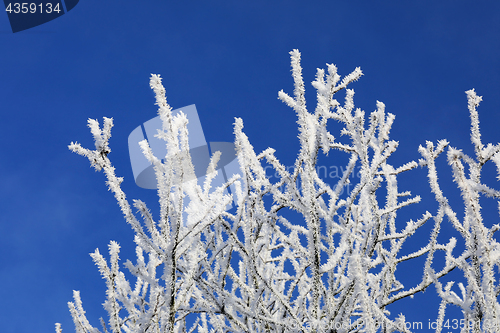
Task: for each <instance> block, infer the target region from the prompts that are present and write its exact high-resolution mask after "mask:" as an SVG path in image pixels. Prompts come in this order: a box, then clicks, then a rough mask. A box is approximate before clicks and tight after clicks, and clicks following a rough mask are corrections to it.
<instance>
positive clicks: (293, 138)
mask: <svg viewBox="0 0 500 333" xmlns="http://www.w3.org/2000/svg"><path fill="white" fill-rule="evenodd" d="M499 36H500V3H499V2H497V1H471V0H469V1H462V0H453V1H452V0H446V1H443V0H438V1H436V0H434V1H428V0H425V1H401V0H397V1H395V0H392V1H388V0H387V1H308V2H306V1H290V0H288V1H284V0H279V1H261V0H254V1H171V0H161V1H160V0H151V1H142V2H138V1H130V0H124V1H119V2H117V1H112V2H109V1H96V0H82V1H80V3H79V4H78V5H77V6H76V7H75V8H74V9H73V10H71V11H70V12H69V13H68V14H65V15H63V16H61V17H59V18H58V19H56V20H53V21H51V22H48V23H46V24H43V25H40V26H38V27H35V28H33V29H29V30H26V31H23V32H19V33H15V34H13V33H12V32H11V30H10V26H9V22H8V19H7V14H6V13H4V14H0V45H1V52H0V61H1V66H0V83H1V89H0V112H1V122H0V124H1V127H2V130H1V131H0V142H1V144H0V154H1V155H0V156H1V157H0V177H1V180H0V184H1V186H0V208H1V215H0V216H1V217H0V254H1V257H0V300H1V302H0V323H1V324H0V326H1V327H2V328H1V331H2V332H7V333H10V332H53V331H54V323H55V322H61V323H62V324H63V329H64V332H72V331H73V330H74V327H73V324H72V322H71V317H70V314H69V311H68V308H67V304H66V303H67V302H68V301H71V300H72V290H73V289H75V290H80V291H81V293H82V298H83V302H84V307H85V309H86V310H87V314H88V317H89V319H90V320H91V321H92V323H93V324H94V325H96V326H97V325H99V322H98V320H97V319H98V318H99V317H100V316H104V315H105V312H104V310H103V309H102V306H101V303H102V302H103V301H104V298H105V285H104V281H103V280H102V279H101V277H100V275H99V272H98V270H97V268H96V267H95V266H94V264H93V262H92V260H91V258H90V256H89V255H88V253H90V252H93V251H94V250H95V248H99V249H101V252H104V253H107V245H108V243H109V241H110V240H116V241H118V242H119V243H120V244H121V245H122V254H121V258H122V259H127V258H130V259H134V258H135V256H134V244H133V243H132V239H133V233H132V231H131V230H130V228H129V226H128V225H127V224H126V223H125V221H124V219H123V218H122V216H121V212H120V209H119V207H118V205H117V204H116V203H115V200H114V198H113V196H112V193H110V192H108V191H107V188H106V186H105V184H104V180H105V179H104V175H103V174H102V173H95V172H94V171H93V169H91V168H90V167H89V163H88V161H87V160H86V159H84V158H82V157H80V156H78V155H76V154H73V153H71V152H69V150H68V149H67V145H68V144H69V143H70V142H71V141H78V142H80V143H82V144H83V145H84V146H85V147H93V141H92V138H91V135H90V133H89V130H88V128H87V127H86V121H87V119H88V118H94V119H99V120H100V121H102V117H103V116H107V117H113V118H114V121H115V127H114V130H113V137H112V139H111V149H112V153H111V154H110V155H109V157H110V158H111V159H112V161H113V162H114V164H115V166H116V168H117V173H118V175H121V176H123V177H125V182H124V183H123V187H124V190H125V191H126V193H127V194H128V197H129V199H133V198H142V199H143V200H145V201H147V203H148V204H149V206H150V207H151V208H152V209H153V211H157V210H156V209H157V202H156V199H155V198H156V196H155V192H154V191H148V190H144V189H141V188H138V187H137V186H136V185H135V184H134V182H133V177H132V169H131V167H130V162H129V159H128V148H127V138H128V135H129V133H130V132H131V131H132V130H133V129H134V128H135V127H137V126H138V125H140V124H142V123H143V122H144V121H146V120H149V119H151V118H153V117H154V116H155V115H156V107H155V106H154V96H153V93H152V92H151V90H150V88H149V76H150V74H151V73H156V74H161V75H162V77H163V78H164V81H163V82H164V85H165V87H166V90H167V98H168V101H169V103H170V104H171V105H172V106H173V107H174V108H179V107H183V106H186V105H190V104H196V107H197V109H198V112H199V116H200V120H201V123H202V125H203V128H204V132H205V137H206V139H207V141H232V138H233V136H232V131H233V130H232V123H233V118H234V117H236V116H238V117H242V118H243V121H244V124H245V131H246V133H247V135H248V137H249V138H250V140H251V142H252V144H253V145H254V147H255V149H256V151H259V152H260V151H262V150H263V149H265V148H267V147H273V148H275V149H276V150H277V156H278V157H279V158H280V159H282V161H283V163H285V164H287V165H288V164H291V163H292V162H293V160H294V156H295V153H296V151H297V148H298V139H297V128H296V123H295V121H296V117H295V115H294V113H293V111H292V110H290V109H289V108H288V107H287V106H286V105H285V104H283V103H282V102H281V101H279V100H278V99H277V92H278V91H279V90H280V89H284V90H285V92H288V93H292V91H293V81H292V78H291V75H290V63H289V54H288V52H289V51H290V50H292V49H295V48H297V49H299V50H300V51H301V52H302V59H303V61H302V64H303V67H304V78H305V81H306V82H307V86H306V89H308V90H307V91H306V96H307V97H308V105H309V106H310V108H311V109H313V107H314V105H315V94H314V91H313V88H312V86H311V85H310V84H309V82H311V81H312V80H313V79H314V75H315V71H316V68H317V67H325V63H335V64H336V65H337V66H338V68H339V71H340V74H342V75H346V74H349V73H350V72H351V71H352V70H353V69H354V68H355V67H357V66H360V67H361V69H362V70H363V72H364V74H365V75H364V76H363V77H362V78H361V80H360V81H358V82H356V83H354V84H353V85H352V88H354V89H355V91H356V95H355V103H356V105H357V107H360V108H362V109H364V110H365V111H366V112H370V111H372V110H374V109H375V103H376V100H380V101H383V102H384V103H385V104H386V106H387V111H388V112H391V113H394V114H395V115H396V120H395V123H394V126H393V130H392V138H393V139H395V140H398V141H399V143H400V146H399V150H398V152H396V153H395V154H394V159H393V160H392V161H393V163H394V164H395V165H400V164H402V163H404V162H407V161H410V160H417V159H418V158H419V156H420V155H419V154H418V152H417V147H418V145H419V144H425V140H432V141H436V140H438V139H443V138H446V139H448V140H449V141H450V142H451V144H452V146H455V147H458V148H463V149H464V151H465V152H467V153H472V146H471V144H470V141H469V126H470V125H469V117H468V110H467V100H466V95H465V93H464V91H465V90H468V89H471V88H475V89H476V91H477V92H478V94H479V95H482V96H484V101H483V102H482V104H481V106H480V109H479V115H480V120H481V121H482V123H481V125H482V126H481V128H482V134H483V140H484V142H493V143H496V142H498V141H500V133H499V132H498V124H500V114H499V112H498V110H500V95H499V94H498V90H499V88H500V57H499V54H500V38H499ZM340 99H342V97H341V98H340ZM334 134H335V135H337V133H334ZM332 157H333V160H330V161H331V162H330V163H335V162H334V161H335V154H333V155H332ZM332 161H333V162H332ZM440 163H441V164H440V165H441V169H440V175H441V179H443V185H444V186H445V190H446V191H447V193H446V194H447V195H449V196H450V198H451V199H452V200H455V199H459V196H458V192H457V191H456V190H454V187H453V184H452V182H451V180H450V179H451V178H450V176H449V174H450V173H449V169H448V168H447V166H446V161H445V156H442V157H441V162H440ZM491 179H493V180H494V177H491ZM491 185H494V184H491ZM401 186H402V187H403V188H405V189H407V190H412V191H413V192H414V194H420V195H422V196H423V197H424V202H423V203H422V204H420V205H419V206H418V207H415V208H411V209H410V208H409V209H408V211H407V212H408V216H409V217H412V218H413V219H414V220H415V219H418V218H419V217H420V214H422V212H423V211H425V210H429V211H430V212H431V213H434V212H435V208H436V204H435V203H434V202H433V200H432V197H430V196H429V195H428V193H429V192H430V191H429V189H428V186H427V185H426V178H425V172H424V170H422V169H419V170H417V171H414V172H413V173H412V175H411V177H408V178H406V180H402V181H401ZM498 187H499V186H496V188H498ZM403 188H402V189H403ZM427 199H428V200H427ZM454 202H456V203H459V201H454ZM455 207H456V210H457V213H459V215H461V214H462V209H461V208H460V205H457V206H455ZM488 214H489V215H488ZM485 218H486V220H487V224H488V225H491V224H493V223H497V221H498V214H497V213H496V212H495V211H494V210H492V211H491V212H490V213H488V212H487V211H486V212H485ZM401 222H403V223H404V221H401ZM448 232H449V234H447V233H448ZM451 234H452V230H451V228H450V227H444V228H443V237H444V238H446V237H449V235H451ZM421 237H423V238H421V239H420V240H421V241H424V240H425V239H426V238H427V235H426V234H425V233H424V234H423V236H421ZM417 243H418V241H417ZM402 274H404V275H405V276H407V278H408V281H409V284H408V286H411V281H415V282H416V281H417V280H418V279H419V278H420V276H421V271H419V270H415V271H412V266H407V267H406V271H402ZM412 279H413V280H412ZM403 282H404V281H403ZM434 293H435V292H434V289H433V287H431V288H429V289H428V291H427V292H426V293H425V295H424V296H425V297H427V298H425V297H424V298H423V296H422V297H421V296H418V297H415V299H414V301H415V303H405V305H404V306H405V307H406V311H407V313H408V314H409V315H411V316H409V317H410V318H408V319H411V320H415V321H422V322H423V323H424V327H427V326H426V325H427V322H428V319H432V320H434V319H435V317H436V312H435V311H436V310H437V304H436V303H435V300H434V298H433V295H434ZM401 309H402V308H401ZM398 312H399V310H397V309H396V310H394V312H393V313H394V314H397V313H398ZM452 318H453V317H450V319H452ZM422 331H427V330H422Z"/></svg>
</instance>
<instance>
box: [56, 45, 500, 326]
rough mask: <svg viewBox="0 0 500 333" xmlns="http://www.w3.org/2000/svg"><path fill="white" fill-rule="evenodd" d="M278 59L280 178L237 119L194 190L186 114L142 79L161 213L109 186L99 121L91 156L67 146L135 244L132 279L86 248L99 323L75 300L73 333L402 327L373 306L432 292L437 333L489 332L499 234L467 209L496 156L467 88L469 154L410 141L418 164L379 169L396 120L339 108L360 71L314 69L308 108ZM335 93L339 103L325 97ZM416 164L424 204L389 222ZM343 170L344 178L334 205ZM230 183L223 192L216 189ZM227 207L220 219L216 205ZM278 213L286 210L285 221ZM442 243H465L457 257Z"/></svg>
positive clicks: (397, 318) (298, 71)
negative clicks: (153, 133) (151, 117)
mask: <svg viewBox="0 0 500 333" xmlns="http://www.w3.org/2000/svg"><path fill="white" fill-rule="evenodd" d="M290 55H291V65H292V74H293V80H294V87H295V89H294V91H293V96H291V95H289V94H287V93H285V92H283V91H280V92H279V99H281V100H282V101H283V102H284V103H286V104H287V105H288V106H289V107H290V108H292V109H293V110H294V111H295V113H296V116H297V117H298V125H299V126H298V129H299V139H300V150H299V152H298V155H297V158H296V160H295V163H294V166H293V168H285V166H284V165H283V164H282V163H280V161H279V160H278V158H277V157H276V156H275V154H274V150H273V149H270V148H268V149H266V150H265V151H263V152H261V153H258V154H257V153H256V152H255V151H254V149H253V147H252V145H251V144H250V142H249V140H248V138H247V136H246V135H245V134H244V132H243V121H242V120H241V119H238V118H236V119H235V123H234V135H235V146H236V149H237V156H238V161H239V164H240V167H241V173H240V174H239V175H234V176H233V177H232V178H231V179H230V180H229V181H228V182H227V183H226V184H225V185H224V186H222V187H219V188H212V187H211V180H212V179H213V178H214V177H215V175H216V171H215V170H216V169H217V167H216V165H217V161H218V158H219V154H217V153H216V154H214V156H213V157H212V159H211V163H210V165H209V169H208V170H207V175H208V176H207V177H206V181H205V182H204V183H203V184H198V183H197V180H196V177H195V176H194V168H193V164H192V163H191V156H190V153H189V146H188V133H187V129H186V124H187V122H188V119H186V117H185V116H184V115H183V114H182V113H181V114H179V115H178V116H175V117H173V116H172V113H171V111H172V108H171V107H170V106H169V104H168V103H167V100H166V97H165V89H164V87H163V86H162V83H161V78H160V76H157V75H152V76H151V81H150V85H151V88H152V89H153V90H154V92H155V94H156V104H157V105H158V113H159V116H160V117H161V119H162V122H163V128H162V129H160V130H159V131H158V137H159V138H162V139H164V140H165V144H166V145H167V151H168V153H167V155H166V156H154V155H153V153H152V151H151V149H150V148H149V146H148V143H147V142H146V141H143V142H141V147H142V150H143V152H144V154H145V156H146V157H147V158H148V160H149V161H150V162H151V163H152V164H153V165H154V168H155V172H156V178H157V181H158V197H159V205H160V216H158V217H157V218H155V217H154V216H152V214H151V213H150V211H149V209H148V208H147V207H146V204H145V203H144V202H142V201H140V200H134V201H133V206H134V207H135V209H133V208H132V207H131V205H130V203H129V201H128V200H127V199H126V196H125V193H124V192H123V191H122V189H121V187H120V184H121V182H122V178H120V177H117V176H116V175H115V169H114V167H113V166H112V164H111V162H110V160H109V159H108V154H109V152H110V151H111V150H110V148H109V138H110V136H111V128H112V126H113V124H112V119H109V118H104V124H103V126H102V128H101V127H100V126H99V124H98V122H97V121H95V120H89V127H90V130H91V132H92V135H93V136H94V139H95V147H96V148H95V150H89V149H85V148H83V147H81V146H80V144H78V143H72V144H71V145H70V146H69V147H70V149H71V150H72V151H74V152H76V153H78V154H80V155H83V156H86V157H87V158H88V159H89V161H90V163H91V164H92V166H93V167H94V168H95V169H96V170H104V173H105V174H106V177H107V185H108V186H109V188H110V190H111V191H112V192H113V193H114V195H115V197H116V200H117V201H118V204H119V206H120V208H121V210H122V212H123V214H124V216H125V219H126V221H127V222H128V223H129V224H130V225H131V226H132V228H133V230H134V231H135V243H136V245H137V250H136V252H137V259H136V262H135V264H134V263H132V262H130V261H127V262H126V263H125V268H126V269H127V270H128V272H129V273H127V274H129V275H130V276H133V277H134V279H133V280H134V281H133V282H131V281H128V280H127V278H126V276H125V274H124V272H122V268H121V267H120V266H121V265H120V264H119V250H120V247H119V245H118V244H117V243H116V242H111V243H110V245H109V255H110V260H109V262H108V261H106V260H105V259H104V257H103V256H102V255H101V253H100V252H99V250H96V251H95V252H94V253H93V254H92V255H91V256H92V258H93V259H94V261H95V263H96V264H97V266H98V267H99V270H100V272H101V274H102V276H103V278H104V280H105V281H106V284H107V295H106V301H105V303H104V307H105V309H106V311H107V312H108V315H109V319H108V320H107V321H105V320H103V319H101V326H102V331H100V330H99V329H97V328H95V327H94V326H92V325H91V324H90V323H89V321H88V320H87V318H86V316H85V311H84V310H83V306H82V301H81V298H80V294H79V292H76V291H75V292H74V302H71V303H69V307H70V311H71V315H72V317H73V320H74V323H75V326H76V331H77V332H79V333H81V332H92V333H95V332H114V333H118V332H126V333H129V332H130V333H132V332H134V333H138V332H151V333H152V332H155V333H160V332H162V333H163V332H165V333H166V332H194V331H196V332H202V333H208V332H209V331H210V332H259V333H260V332H262V333H264V332H283V333H285V332H302V333H309V332H332V333H333V332H411V328H408V327H407V325H405V317H404V315H402V314H400V315H397V314H391V313H390V312H389V310H388V309H387V307H388V306H389V305H390V304H393V303H394V302H398V301H399V300H401V299H403V298H406V297H408V296H413V295H414V294H416V293H419V292H422V291H424V290H425V289H426V288H427V287H429V286H431V285H434V287H435V288H436V290H437V294H438V295H439V297H440V298H441V304H440V307H439V311H438V313H436V318H437V320H436V327H437V328H436V332H441V330H442V328H443V322H444V318H445V310H446V309H447V308H448V307H450V306H457V307H459V308H460V309H461V311H462V313H463V322H464V323H467V324H464V325H461V331H462V332H495V333H498V332H500V318H499V316H500V307H499V303H498V295H499V293H500V286H499V283H498V281H497V280H496V275H497V274H498V265H499V258H500V248H499V243H498V242H497V241H496V239H495V237H494V233H495V232H496V231H497V230H498V229H499V228H500V226H499V225H492V226H489V227H487V226H486V225H485V224H484V223H483V219H482V216H481V206H480V202H479V200H480V197H481V196H483V195H485V196H489V197H493V198H494V199H495V200H498V199H499V198H500V191H497V190H495V189H493V188H491V187H489V186H488V185H486V184H483V183H482V182H481V170H482V167H483V166H484V165H485V163H486V162H488V161H490V160H491V161H492V162H493V163H494V164H495V165H496V167H497V169H498V171H499V173H500V153H499V152H500V145H492V144H488V145H486V146H485V145H483V143H482V142H481V137H480V133H479V121H478V114H477V111H476V108H477V106H478V104H479V102H480V101H481V97H479V96H477V95H476V94H475V92H474V90H470V91H467V97H468V101H469V111H470V116H471V123H472V130H471V133H472V134H471V139H472V143H473V145H474V148H475V156H474V157H471V156H467V155H466V154H464V153H463V152H461V151H460V150H457V149H455V148H451V147H449V148H447V147H448V146H449V145H448V142H447V141H445V140H443V141H439V142H437V143H436V144H434V143H432V142H427V143H426V145H425V147H422V146H421V147H420V148H419V152H420V154H421V156H422V158H421V159H420V160H419V162H418V163H417V162H414V161H411V162H409V163H407V164H404V165H400V166H393V165H391V164H389V157H390V156H391V154H392V153H394V151H395V150H396V148H397V146H398V143H397V142H396V141H392V140H390V139H389V132H390V129H391V126H392V124H393V121H394V118H395V116H394V115H393V114H390V113H386V111H385V106H384V104H383V103H381V102H377V109H376V110H375V111H373V112H372V113H370V115H369V117H368V119H367V120H365V113H364V112H363V111H361V110H360V109H356V108H355V107H354V102H353V97H354V91H353V90H351V89H347V86H348V85H349V84H350V83H351V82H353V81H356V80H358V79H359V78H360V77H361V76H362V72H361V70H360V69H359V68H356V69H355V70H354V71H353V72H352V73H351V74H349V75H347V76H346V77H344V78H343V79H341V77H340V76H339V74H338V73H337V68H336V66H334V65H330V64H329V65H327V69H326V71H325V70H323V69H318V70H317V75H316V79H315V81H314V82H312V85H313V87H314V88H315V89H316V92H317V104H316V108H315V109H314V112H310V111H309V110H308V109H307V107H306V100H305V97H304V96H305V95H304V93H305V88H304V82H303V78H302V68H301V65H300V53H299V51H297V50H293V51H292V52H290ZM341 90H344V91H345V98H344V102H343V104H341V103H340V102H338V101H337V100H336V99H335V98H334V95H335V94H337V93H338V92H339V91H341ZM330 119H331V120H332V121H335V122H337V123H339V124H341V126H342V127H343V129H342V131H341V135H344V136H346V137H347V138H348V143H341V142H340V141H338V140H337V139H336V138H335V137H334V136H333V135H332V134H331V133H330V132H329V130H328V129H327V122H328V120H330ZM344 141H345V140H344ZM332 150H335V151H340V153H344V154H347V155H348V162H347V165H346V167H345V169H344V168H343V169H342V170H344V173H343V175H342V177H340V178H339V179H338V182H337V183H336V184H330V183H328V182H325V181H324V180H322V179H321V178H320V177H319V175H318V170H317V168H316V166H317V162H318V156H319V154H328V153H329V152H330V155H332V154H331V153H332V152H331V151H332ZM445 150H446V151H447V159H448V163H449V165H450V166H451V170H452V172H453V177H454V181H455V183H456V185H457V186H458V189H459V190H460V192H461V195H462V198H463V205H464V210H465V213H464V217H463V219H459V218H458V217H457V214H456V213H455V211H454V210H453V209H452V207H451V205H450V204H449V202H448V199H447V198H446V196H445V194H444V193H443V191H442V190H441V188H440V185H439V183H438V180H437V179H438V177H437V172H436V163H435V161H436V158H438V156H439V155H440V154H441V153H442V152H444V151H445ZM335 153H337V152H335ZM328 158H331V157H328ZM264 165H267V166H269V165H270V166H272V168H273V171H275V172H276V174H278V175H279V177H278V180H277V181H276V182H274V183H272V182H271V181H270V179H269V178H268V177H266V172H265V169H264ZM418 166H420V167H423V168H426V170H428V179H429V184H430V190H431V191H432V193H433V194H434V196H435V199H436V201H437V203H438V209H437V211H435V212H433V213H431V212H426V213H424V214H423V215H422V216H416V217H415V218H414V220H408V221H406V220H402V219H401V218H398V211H399V210H400V209H402V208H404V207H405V206H407V205H410V204H414V203H417V202H419V201H420V197H419V196H412V195H411V193H410V192H409V191H400V190H399V188H398V175H400V174H401V173H403V172H407V171H409V170H411V169H413V168H416V167H418ZM355 170H356V171H357V172H358V174H359V180H358V182H357V183H356V184H352V185H353V186H352V187H351V188H350V190H349V191H348V192H347V193H343V194H342V192H343V189H344V188H345V187H346V185H347V184H348V183H349V182H351V178H352V177H350V176H351V174H352V173H353V172H355ZM466 170H468V172H466ZM231 185H234V186H233V188H235V189H236V190H235V191H232V193H231V194H228V191H226V189H227V188H228V187H229V186H231ZM268 198H271V199H272V200H271V201H272V202H271V201H270V200H268ZM233 200H234V202H235V204H236V205H235V208H233V209H231V210H226V207H227V205H228V204H229V203H231V202H232V201H233ZM269 202H270V203H269ZM381 203H383V204H381ZM285 211H293V212H294V214H295V215H294V218H290V217H286V216H285V215H287V214H284V212H285ZM139 216H140V217H139ZM287 216H288V215H287ZM443 223H451V224H452V225H453V227H454V228H455V229H456V230H457V231H458V234H459V235H461V237H462V239H458V240H457V239H455V238H451V239H449V241H447V242H446V243H440V242H439V241H438V235H439V232H440V228H441V225H442V224H443ZM424 224H432V225H433V227H432V228H430V229H431V230H432V232H431V234H430V237H424V238H422V239H426V244H422V246H421V248H420V249H419V250H417V251H415V252H412V253H409V252H406V254H405V255H402V254H400V253H402V252H403V251H401V249H402V248H403V245H404V243H405V241H407V240H408V239H409V238H410V237H412V235H413V234H414V233H415V232H416V231H417V229H419V228H420V227H421V226H423V225H424ZM457 241H460V242H462V243H463V244H464V246H463V247H461V249H463V250H461V251H460V252H461V253H458V254H457V253H456V252H457V250H456V249H457V247H456V244H457ZM454 250H455V251H454ZM439 253H441V254H439ZM438 254H439V255H441V256H442V257H444V258H445V260H444V265H440V267H435V265H434V264H433V259H434V258H435V257H436V255H438ZM418 257H420V258H421V260H423V261H424V262H425V265H424V269H423V272H419V273H416V274H417V275H421V276H422V279H421V281H420V283H418V284H416V285H413V286H404V285H403V284H402V283H401V282H400V281H399V280H398V276H397V274H396V268H397V267H398V264H400V263H402V262H403V261H407V260H413V259H415V258H418ZM452 270H458V271H460V272H461V274H462V275H463V280H462V282H463V283H459V284H454V283H453V282H448V283H446V285H443V282H442V281H443V279H442V277H443V276H445V275H447V274H448V273H449V272H450V271H452ZM56 326H57V327H56V330H57V331H58V332H59V331H60V330H61V328H60V325H56Z"/></svg>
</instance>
